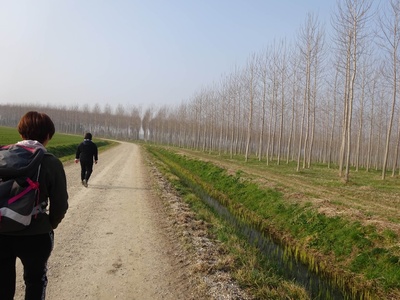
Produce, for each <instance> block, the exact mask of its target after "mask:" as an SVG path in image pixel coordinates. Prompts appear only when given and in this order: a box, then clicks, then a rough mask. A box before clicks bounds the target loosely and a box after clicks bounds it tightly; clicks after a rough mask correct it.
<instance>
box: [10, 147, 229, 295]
mask: <svg viewBox="0 0 400 300" xmlns="http://www.w3.org/2000/svg"><path fill="white" fill-rule="evenodd" d="M140 151H141V150H140V148H139V147H138V146H137V145H133V144H128V143H122V144H121V145H119V146H117V147H114V148H113V149H111V150H108V151H106V152H104V153H101V154H100V155H99V163H98V164H97V165H95V166H94V172H93V175H92V178H91V179H90V181H89V187H88V188H85V187H83V186H82V185H81V183H80V178H79V177H80V176H79V173H80V167H79V165H78V164H73V163H67V164H66V165H65V171H66V174H67V180H68V188H69V197H70V198H69V205H70V208H69V211H68V214H67V216H66V218H65V219H64V220H63V222H62V223H61V224H60V226H59V228H57V229H56V231H55V247H54V250H53V253H52V255H51V257H50V261H49V266H48V267H49V271H48V278H49V285H48V288H47V298H46V299H49V300H63V299H68V300H71V299H72V300H82V299H90V300H91V299H93V300H99V299H100V300H101V299H104V300H109V299H124V300H125V299H126V300H131V299H132V300H133V299H140V300H145V299H152V300H154V299H174V300H176V299H199V298H200V299H201V298H203V299H204V297H203V296H201V295H197V296H196V293H197V292H196V291H194V290H196V287H195V286H194V285H195V283H194V282H193V281H192V279H191V278H190V273H189V271H188V270H189V266H188V265H189V263H188V261H185V258H184V257H183V256H182V255H181V254H182V252H181V249H180V248H179V246H178V245H177V241H176V240H174V238H173V237H172V236H173V235H171V227H170V222H169V221H168V220H167V218H166V216H165V211H164V209H163V205H162V204H161V203H160V199H159V197H157V194H156V192H155V191H154V189H153V188H152V187H151V183H150V182H151V180H150V179H149V178H150V173H149V170H148V167H147V166H146V164H145V162H144V160H143V156H142V155H141V154H140ZM23 289H24V287H23V283H22V274H21V266H20V265H18V283H17V294H16V297H15V299H16V300H19V299H23ZM221 299H223V298H221ZM225 299H233V298H232V297H227V298H225Z"/></svg>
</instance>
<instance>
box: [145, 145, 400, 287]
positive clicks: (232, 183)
mask: <svg viewBox="0 0 400 300" xmlns="http://www.w3.org/2000/svg"><path fill="white" fill-rule="evenodd" d="M148 149H149V151H150V152H151V153H152V154H153V155H155V157H157V158H158V159H160V160H162V161H163V162H164V163H167V165H168V166H169V168H170V170H171V172H173V173H174V174H175V175H177V176H178V177H180V178H181V181H182V182H186V183H188V182H191V184H193V185H198V186H200V187H201V188H202V189H203V190H205V191H206V192H207V193H208V194H209V195H210V196H212V197H213V198H214V199H217V200H218V201H219V202H221V203H222V204H223V205H224V206H226V207H228V209H229V210H230V211H231V213H232V214H234V215H235V216H236V217H238V218H239V219H241V220H243V221H245V222H246V223H248V224H250V225H251V226H254V227H255V228H258V229H259V230H260V231H268V232H273V233H274V234H275V239H277V240H280V242H281V243H286V245H287V246H288V247H289V248H290V249H292V250H291V251H292V253H293V255H298V259H300V260H302V261H303V262H305V263H307V264H308V265H309V268H310V269H311V270H318V271H319V272H325V273H329V274H330V275H331V276H332V280H333V281H335V282H342V283H341V284H344V285H346V284H350V285H354V284H358V287H357V286H356V287H353V290H354V289H359V292H360V293H364V294H368V291H367V292H366V291H365V286H371V285H372V286H373V285H376V286H377V287H378V288H379V290H380V291H381V292H382V291H386V292H387V291H390V290H398V289H400V271H399V259H400V258H399V257H400V254H399V251H398V247H397V248H396V247H395V245H396V240H397V239H398V236H397V234H396V233H395V232H393V231H391V230H385V231H384V232H381V231H379V230H377V228H376V227H375V226H373V225H368V226H366V225H362V224H361V223H360V222H358V221H357V220H352V219H349V218H346V217H341V216H331V217H330V216H327V215H325V214H321V213H318V211H317V210H315V209H313V206H312V204H311V203H307V202H305V203H304V202H303V203H301V202H300V203H291V202H288V201H287V200H286V199H285V198H284V197H283V196H284V194H283V193H282V192H281V191H280V190H279V186H278V189H277V188H276V187H272V188H265V187H261V186H259V185H258V184H256V183H255V182H253V181H252V180H249V177H251V176H249V177H246V176H243V175H244V172H243V171H237V172H236V173H235V174H228V172H227V170H225V169H223V168H221V167H217V166H216V165H214V164H212V163H210V162H205V161H203V160H197V159H191V158H189V157H187V156H183V155H179V154H176V153H174V151H173V150H166V149H165V148H159V147H148ZM221 160H222V159H221ZM236 163H237V165H239V167H240V166H241V165H242V166H243V169H245V165H244V163H243V162H241V161H237V162H236ZM250 164H252V167H253V168H259V169H262V168H266V167H265V166H262V165H260V163H259V162H256V161H251V162H250ZM246 167H248V166H246ZM317 168H318V170H316V169H317ZM317 168H316V169H313V170H304V171H303V172H302V174H300V175H299V174H298V173H297V174H296V173H295V172H294V171H293V170H292V166H288V167H280V166H276V165H275V166H271V169H272V170H269V171H270V172H272V173H273V172H280V174H281V175H283V176H297V177H299V178H300V179H301V180H303V181H305V182H307V184H309V185H311V186H312V185H318V186H319V187H320V186H323V185H324V184H326V183H327V182H339V180H338V178H337V173H335V172H336V171H334V170H330V169H325V171H323V170H322V167H317ZM364 173H366V172H364ZM376 175H377V174H376V173H374V172H371V173H367V175H365V174H359V173H357V174H356V175H354V176H352V182H353V183H352V184H351V185H343V184H342V186H340V192H345V193H350V194H353V195H357V193H358V188H359V187H364V186H366V185H368V186H369V188H371V189H373V190H380V192H382V191H385V192H387V191H388V190H391V188H395V187H394V185H393V183H392V180H388V182H382V180H379V179H378V176H376ZM335 176H336V177H335ZM338 185H339V183H338ZM296 253H297V254H296ZM321 255H322V257H326V259H328V261H330V263H329V264H327V263H326V261H324V259H323V258H322V259H321V257H320V256H321ZM316 258H319V259H320V260H321V263H319V261H318V259H316ZM322 262H323V263H322ZM340 270H343V271H345V272H346V273H347V274H351V272H353V273H354V274H355V275H358V277H357V279H356V280H357V282H355V281H350V279H351V277H352V276H353V275H351V276H349V277H348V279H349V281H348V282H346V280H343V279H341V276H342V275H341V271H340ZM359 278H363V279H362V280H360V279H359Z"/></svg>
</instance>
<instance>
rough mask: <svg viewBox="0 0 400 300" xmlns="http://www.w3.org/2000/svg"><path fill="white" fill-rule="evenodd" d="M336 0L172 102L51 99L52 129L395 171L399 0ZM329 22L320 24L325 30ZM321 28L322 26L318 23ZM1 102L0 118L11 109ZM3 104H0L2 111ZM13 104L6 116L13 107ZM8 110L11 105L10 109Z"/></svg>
mask: <svg viewBox="0 0 400 300" xmlns="http://www.w3.org/2000/svg"><path fill="white" fill-rule="evenodd" d="M376 5H377V4H376V3H375V2H374V1H372V0H361V1H360V0H339V1H337V6H336V8H335V10H334V11H333V12H332V15H331V20H330V22H329V23H330V26H329V27H328V25H326V24H325V25H323V24H322V23H321V22H320V21H319V19H318V16H317V15H315V14H311V13H310V14H308V15H307V16H306V18H305V21H304V24H303V25H302V26H301V27H300V28H299V29H298V31H297V32H298V33H297V35H296V36H295V38H294V39H293V41H287V40H286V39H285V38H282V39H281V40H275V41H273V42H272V43H271V44H269V45H268V46H267V47H265V49H262V50H261V51H258V52H255V53H251V54H250V55H249V57H248V59H247V62H246V63H245V65H244V66H242V67H236V68H235V69H234V71H233V72H232V73H230V74H225V75H223V76H221V79H220V80H219V81H217V82H213V83H211V84H210V86H208V87H203V88H201V89H200V90H198V91H196V92H195V93H194V94H193V96H192V97H191V98H189V99H187V101H183V102H182V103H181V104H179V105H174V106H166V105H165V106H161V107H149V108H146V109H145V110H144V111H143V112H142V109H141V108H136V107H130V108H125V107H123V106H122V105H118V106H117V107H116V108H115V109H114V110H113V109H112V108H111V106H109V105H106V106H105V107H104V109H101V108H100V106H99V105H97V104H95V105H94V106H93V107H92V108H90V107H88V106H87V105H86V106H84V107H83V108H79V107H75V108H59V109H57V108H51V107H46V109H49V110H51V113H50V114H51V115H52V117H53V118H55V119H56V122H57V128H58V129H59V130H60V131H61V132H68V133H77V134H79V133H82V132H84V131H87V130H90V131H92V132H93V133H94V134H96V135H97V136H104V137H113V138H121V139H132V140H136V139H139V138H140V137H141V134H140V133H142V134H143V139H144V140H145V141H149V142H154V143H160V144H167V145H174V146H179V147H188V148H192V149H197V150H201V151H207V152H216V153H221V154H228V155H230V156H234V155H243V156H244V159H245V160H246V161H247V160H248V159H249V158H250V157H256V158H257V159H259V160H264V161H265V162H266V164H269V163H275V164H281V163H288V162H293V161H294V162H296V165H297V170H298V171H300V170H301V169H305V168H310V167H311V166H312V164H313V163H323V164H326V165H327V166H328V167H333V166H335V167H337V168H338V170H339V172H338V173H339V176H341V177H343V179H344V181H345V182H347V181H348V180H349V172H350V169H351V168H352V169H354V170H356V171H358V170H360V169H361V168H362V169H364V170H366V171H369V170H370V169H375V170H381V171H382V179H384V178H385V176H386V175H387V174H391V176H395V175H397V172H399V166H398V158H399V144H400V111H399V103H398V68H399V54H400V47H399V43H400V0H388V1H384V3H383V5H381V6H379V7H377V6H376ZM326 29H329V30H326ZM327 31H328V32H329V35H328V34H327V33H326V32H327ZM6 108H7V109H10V110H11V111H12V110H13V109H14V110H17V109H18V106H13V105H8V106H6V107H1V113H0V114H1V119H0V124H2V125H4V123H3V118H11V117H12V114H9V113H6V112H5V109H6ZM3 111H4V112H3ZM20 115H21V114H20V113H17V114H16V118H17V119H18V118H19V117H20ZM14 116H15V115H14Z"/></svg>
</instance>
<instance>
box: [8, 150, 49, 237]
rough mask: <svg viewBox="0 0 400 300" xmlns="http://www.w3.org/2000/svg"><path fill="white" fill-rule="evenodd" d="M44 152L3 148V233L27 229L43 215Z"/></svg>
mask: <svg viewBox="0 0 400 300" xmlns="http://www.w3.org/2000/svg"><path fill="white" fill-rule="evenodd" d="M44 152H45V151H44V150H43V149H42V148H30V147H26V146H23V145H18V144H14V145H8V146H3V147H0V233H5V232H13V231H18V230H22V229H24V228H26V226H28V225H29V224H30V223H31V220H32V216H34V215H36V214H37V213H39V212H40V203H39V182H38V180H39V173H40V165H41V161H42V158H43V155H44Z"/></svg>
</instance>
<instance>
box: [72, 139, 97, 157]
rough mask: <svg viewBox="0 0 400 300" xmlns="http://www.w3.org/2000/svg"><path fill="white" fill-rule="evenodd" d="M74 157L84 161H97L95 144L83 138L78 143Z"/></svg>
mask: <svg viewBox="0 0 400 300" xmlns="http://www.w3.org/2000/svg"><path fill="white" fill-rule="evenodd" d="M75 158H76V159H79V160H80V161H84V162H93V160H94V161H97V160H98V157H97V145H96V144H95V143H93V142H92V141H91V140H84V141H83V142H82V143H80V144H79V146H78V149H77V150H76V155H75Z"/></svg>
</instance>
